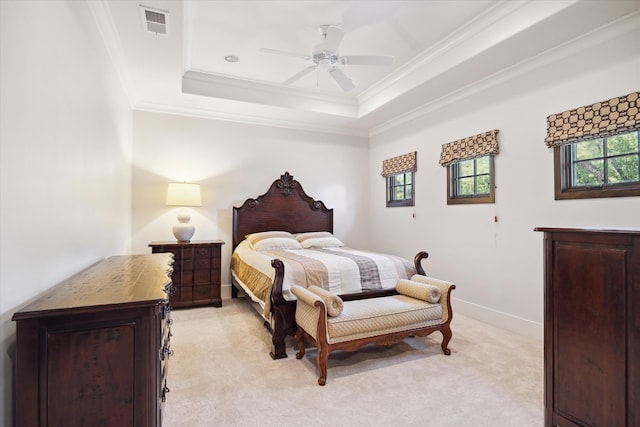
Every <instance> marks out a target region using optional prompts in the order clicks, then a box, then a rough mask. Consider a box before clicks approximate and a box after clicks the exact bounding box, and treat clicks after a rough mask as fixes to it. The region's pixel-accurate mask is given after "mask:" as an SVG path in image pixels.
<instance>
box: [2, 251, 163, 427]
mask: <svg viewBox="0 0 640 427" xmlns="http://www.w3.org/2000/svg"><path fill="white" fill-rule="evenodd" d="M172 262H173V260H172V256H171V255H170V254H165V255H150V254H148V255H132V256H115V257H110V258H107V259H105V260H103V261H101V262H99V263H97V264H95V265H93V266H92V267H90V268H88V269H87V270H84V271H82V272H80V273H79V274H77V275H75V276H73V277H71V278H69V279H67V280H65V281H64V282H62V283H60V284H59V285H56V286H55V287H53V288H52V289H51V290H50V291H49V292H47V293H46V294H45V295H43V296H42V297H41V298H39V299H38V300H37V301H35V302H33V303H32V304H30V305H28V306H26V307H24V308H23V309H22V310H20V311H19V312H17V313H15V314H14V315H13V320H14V321H16V386H15V387H16V411H15V414H16V426H17V427H36V426H39V427H43V426H65V427H75V426H78V427H79V426H85V427H86V426H108V427H111V426H113V427H125V426H136V427H147V426H161V425H162V410H163V403H164V400H165V397H166V392H167V391H168V388H167V382H166V381H167V380H166V375H167V361H168V357H169V355H170V354H171V349H170V346H169V337H170V331H169V328H170V324H171V320H170V313H169V305H168V299H167V292H168V290H169V287H170V284H171V282H170V279H169V274H170V272H171V264H172Z"/></svg>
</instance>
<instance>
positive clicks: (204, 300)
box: [149, 240, 224, 308]
mask: <svg viewBox="0 0 640 427" xmlns="http://www.w3.org/2000/svg"><path fill="white" fill-rule="evenodd" d="M222 245H224V242H223V241H220V240H217V241H194V242H187V243H178V242H151V243H150V244H149V246H150V247H151V248H152V252H154V253H159V252H171V253H173V254H174V257H175V263H174V271H173V274H172V276H171V278H172V280H173V287H174V289H175V292H174V293H173V295H171V296H170V299H169V301H170V304H171V306H172V307H174V308H185V307H196V306H202V305H213V306H216V307H220V306H221V305H222V298H221V289H220V287H221V283H222V277H221V274H222V266H221V262H222V249H221V248H222Z"/></svg>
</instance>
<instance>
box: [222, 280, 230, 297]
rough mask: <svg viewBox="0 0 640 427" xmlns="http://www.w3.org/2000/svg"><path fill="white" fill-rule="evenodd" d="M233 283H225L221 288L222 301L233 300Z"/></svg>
mask: <svg viewBox="0 0 640 427" xmlns="http://www.w3.org/2000/svg"><path fill="white" fill-rule="evenodd" d="M231 286H232V285H231V283H223V284H222V286H221V287H220V296H221V297H222V299H228V298H231Z"/></svg>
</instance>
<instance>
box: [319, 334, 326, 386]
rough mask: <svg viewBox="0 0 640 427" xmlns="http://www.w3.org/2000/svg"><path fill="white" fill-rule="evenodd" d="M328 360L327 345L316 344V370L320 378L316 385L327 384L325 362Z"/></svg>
mask: <svg viewBox="0 0 640 427" xmlns="http://www.w3.org/2000/svg"><path fill="white" fill-rule="evenodd" d="M328 359H329V348H328V345H327V344H324V345H323V344H322V343H318V369H319V370H320V377H319V378H318V384H320V385H325V383H326V382H327V360H328Z"/></svg>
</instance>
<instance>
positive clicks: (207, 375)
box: [164, 299, 544, 427]
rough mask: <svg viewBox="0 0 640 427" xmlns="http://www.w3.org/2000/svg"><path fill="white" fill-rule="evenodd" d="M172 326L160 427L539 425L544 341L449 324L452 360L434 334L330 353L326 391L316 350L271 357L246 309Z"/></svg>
mask: <svg viewBox="0 0 640 427" xmlns="http://www.w3.org/2000/svg"><path fill="white" fill-rule="evenodd" d="M454 312H455V306H454ZM172 317H173V319H174V323H173V326H172V332H173V337H172V338H171V347H172V349H173V350H174V355H173V356H172V357H171V360H170V361H169V377H168V380H169V383H168V385H169V388H170V389H171V392H170V393H169V394H168V396H167V403H166V406H165V420H164V426H165V427H181V426H185V427H187V426H188V427H198V426H203V427H204V426H207V427H209V426H289V425H305V426H413V425H416V426H417V425H420V426H432V427H446V426H455V427H466V426H469V427H483V426H487V427H489V426H491V427H495V426H517V427H529V426H531V427H534V426H535V427H540V426H542V425H543V420H544V412H543V409H544V405H543V394H544V393H543V353H542V351H543V345H542V342H538V341H534V340H531V339H528V338H524V337H521V336H519V335H516V334H513V333H510V332H507V331H504V330H501V329H497V328H494V327H491V326H488V325H486V324H484V323H481V322H477V321H475V320H472V319H469V318H467V317H464V316H461V315H459V314H454V318H453V322H452V330H453V339H452V340H451V342H450V344H449V348H450V349H451V355H450V356H445V355H444V354H443V353H442V352H441V350H440V340H441V337H442V335H441V334H440V333H439V332H435V333H433V334H432V335H431V336H429V337H426V338H419V337H416V338H408V339H406V340H405V341H404V342H401V343H399V344H396V345H394V346H391V347H384V346H367V347H364V348H362V349H361V350H359V351H358V352H355V353H346V352H334V353H331V354H330V355H329V364H328V375H327V385H326V386H324V387H321V386H319V385H318V384H317V378H318V376H317V372H316V359H315V356H316V350H315V349H314V348H311V349H308V350H307V353H306V355H305V357H304V358H303V359H302V360H297V359H296V358H295V350H294V348H293V344H294V340H293V339H291V340H290V341H288V344H289V345H288V348H287V353H288V355H289V357H288V358H286V359H280V360H272V359H271V358H270V356H269V342H270V341H269V340H270V336H269V335H268V333H267V331H266V330H265V329H264V327H263V326H262V323H261V321H260V320H261V319H260V318H259V317H258V315H257V314H256V313H255V311H254V310H253V308H252V307H251V306H250V305H249V304H248V303H247V301H246V300H243V299H239V300H230V299H229V300H224V302H223V307H221V308H213V307H211V308H197V309H189V310H174V311H173V312H172Z"/></svg>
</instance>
